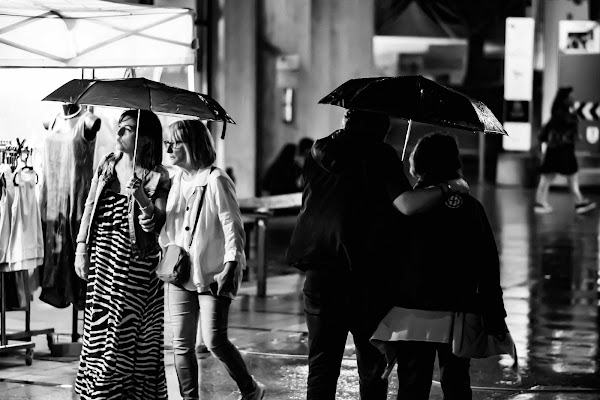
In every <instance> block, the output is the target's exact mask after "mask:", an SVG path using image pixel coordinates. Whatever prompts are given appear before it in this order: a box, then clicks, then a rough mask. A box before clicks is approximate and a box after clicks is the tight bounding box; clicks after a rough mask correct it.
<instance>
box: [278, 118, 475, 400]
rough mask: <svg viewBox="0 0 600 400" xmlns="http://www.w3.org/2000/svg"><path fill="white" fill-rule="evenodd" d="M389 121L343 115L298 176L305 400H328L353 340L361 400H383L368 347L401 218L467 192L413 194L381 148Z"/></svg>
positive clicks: (435, 189)
mask: <svg viewBox="0 0 600 400" xmlns="http://www.w3.org/2000/svg"><path fill="white" fill-rule="evenodd" d="M389 127H390V120H389V117H388V116H386V115H384V114H376V113H371V112H366V111H358V110H348V111H347V112H346V114H345V116H344V119H343V121H342V126H341V129H339V130H337V131H335V132H334V133H333V134H331V135H330V136H328V137H325V138H322V139H319V140H317V142H316V143H315V144H314V146H313V147H312V150H311V154H310V156H309V157H307V159H306V164H305V166H304V171H303V175H304V180H305V187H304V191H303V194H302V208H301V210H300V214H299V215H298V219H297V223H296V226H295V228H294V231H293V233H292V238H291V241H290V244H289V247H288V250H287V255H286V260H287V263H288V264H290V265H292V266H294V267H296V268H298V269H300V270H302V271H306V281H305V284H304V289H303V294H304V312H305V315H306V323H307V326H308V348H309V355H308V365H309V373H308V381H307V399H308V400H313V399H321V400H322V399H334V398H335V394H336V386H337V380H338V377H339V374H340V367H341V362H342V358H343V355H344V349H345V347H346V340H347V336H348V332H351V333H352V336H353V339H354V344H355V347H356V359H357V363H358V374H359V383H360V398H361V399H368V400H384V399H386V396H387V380H384V379H382V373H383V371H384V369H385V365H386V363H385V358H384V356H383V355H382V354H381V353H380V352H379V351H378V350H377V349H376V348H375V347H374V346H373V345H371V343H370V342H369V339H370V338H371V335H372V333H373V331H374V330H375V327H376V326H377V323H378V322H379V321H380V320H381V318H382V317H383V316H384V315H385V313H387V311H388V309H389V307H391V305H390V303H389V298H388V295H389V294H390V293H391V292H390V291H391V290H392V289H394V288H393V287H392V286H388V283H389V278H388V276H389V274H390V272H391V270H392V268H398V265H396V263H397V260H401V259H402V257H403V253H404V251H405V249H404V247H403V246H402V243H404V240H403V236H404V234H405V225H404V224H405V219H406V217H405V215H411V214H414V213H418V212H420V211H423V210H426V209H428V208H431V207H433V206H435V205H437V204H439V203H440V202H441V201H442V199H444V200H445V196H443V195H445V194H447V193H448V192H449V191H450V192H455V191H468V185H467V183H466V182H465V181H464V180H462V179H460V178H459V179H453V180H450V181H448V182H439V183H438V184H437V186H432V187H427V188H422V189H419V190H414V191H412V190H411V187H410V184H409V182H408V179H407V178H406V176H405V175H404V172H403V171H404V169H403V165H402V162H401V161H400V158H399V157H398V155H397V153H396V151H395V150H394V149H393V147H392V146H390V145H389V144H386V143H384V138H385V136H386V135H387V132H388V130H389Z"/></svg>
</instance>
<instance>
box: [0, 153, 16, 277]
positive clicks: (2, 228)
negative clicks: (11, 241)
mask: <svg viewBox="0 0 600 400" xmlns="http://www.w3.org/2000/svg"><path fill="white" fill-rule="evenodd" d="M12 176H13V174H12V171H11V169H10V165H8V164H0V186H1V189H0V269H1V268H2V265H3V264H5V263H6V262H7V255H8V238H9V236H10V208H11V204H12V196H13V193H10V192H9V188H8V185H9V183H10V184H11V185H12Z"/></svg>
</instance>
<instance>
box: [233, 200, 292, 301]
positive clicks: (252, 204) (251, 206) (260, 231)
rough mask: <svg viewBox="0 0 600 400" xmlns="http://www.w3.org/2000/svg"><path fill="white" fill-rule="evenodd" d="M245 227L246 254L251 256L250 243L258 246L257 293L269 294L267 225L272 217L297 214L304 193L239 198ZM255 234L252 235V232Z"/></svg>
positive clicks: (258, 294)
mask: <svg viewBox="0 0 600 400" xmlns="http://www.w3.org/2000/svg"><path fill="white" fill-rule="evenodd" d="M238 203H239V205H240V210H241V212H242V220H243V222H244V229H245V230H246V238H247V239H246V255H247V257H250V251H249V248H248V246H249V243H250V241H251V240H252V241H253V244H254V245H255V246H256V295H257V296H258V297H265V296H266V295H267V225H268V221H269V219H270V218H276V217H277V216H280V215H297V214H298V212H299V211H300V206H301V205H302V193H301V192H298V193H290V194H280V195H276V196H262V197H247V198H242V199H238ZM251 231H253V232H254V234H253V235H251V234H250V232H251Z"/></svg>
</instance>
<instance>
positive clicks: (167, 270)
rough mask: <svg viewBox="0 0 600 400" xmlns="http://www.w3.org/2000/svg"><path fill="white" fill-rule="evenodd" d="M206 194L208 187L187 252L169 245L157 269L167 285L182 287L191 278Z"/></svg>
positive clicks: (203, 187) (200, 205) (201, 202)
mask: <svg viewBox="0 0 600 400" xmlns="http://www.w3.org/2000/svg"><path fill="white" fill-rule="evenodd" d="M213 170H214V167H212V168H211V170H210V172H211V173H212V171H213ZM209 175H210V173H209ZM205 193H206V186H202V194H201V197H200V204H198V212H197V213H196V220H195V221H194V228H193V229H192V234H191V235H190V243H189V244H188V246H187V247H188V248H187V250H186V249H184V248H183V247H181V246H178V245H176V244H169V245H168V246H167V247H166V248H165V251H164V253H163V256H162V259H161V260H160V262H159V263H158V266H157V267H156V275H157V276H158V279H160V280H161V281H163V282H165V283H172V284H174V285H182V284H184V283H185V282H187V280H188V279H189V278H190V271H191V268H192V265H191V260H190V254H189V249H190V247H191V246H192V242H193V240H194V233H195V232H196V226H197V225H198V218H199V217H200V211H201V210H202V204H203V202H204V194H205Z"/></svg>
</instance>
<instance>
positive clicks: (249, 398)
mask: <svg viewBox="0 0 600 400" xmlns="http://www.w3.org/2000/svg"><path fill="white" fill-rule="evenodd" d="M255 382H256V388H255V389H254V390H253V391H252V392H250V393H248V394H244V395H242V396H240V400H262V399H263V398H264V397H265V391H266V389H265V385H263V384H262V383H260V382H258V381H255Z"/></svg>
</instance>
